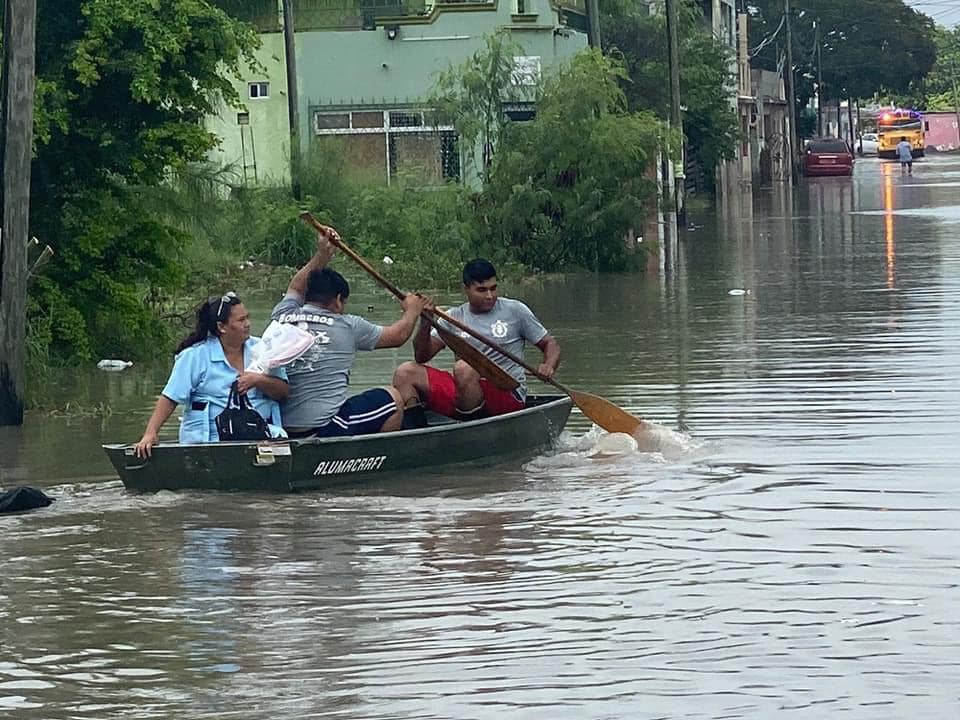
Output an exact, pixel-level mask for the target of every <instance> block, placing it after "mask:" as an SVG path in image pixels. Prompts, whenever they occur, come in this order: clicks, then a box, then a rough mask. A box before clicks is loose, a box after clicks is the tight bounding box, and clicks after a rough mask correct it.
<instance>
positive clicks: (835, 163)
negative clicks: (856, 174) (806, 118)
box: [803, 138, 853, 177]
mask: <svg viewBox="0 0 960 720" xmlns="http://www.w3.org/2000/svg"><path fill="white" fill-rule="evenodd" d="M803 170H804V174H806V175H807V176H808V177H816V176H819V175H853V150H852V149H851V148H850V146H849V145H847V141H846V140H841V139H839V138H813V139H812V140H811V141H810V142H809V143H807V150H806V152H805V153H804V154H803Z"/></svg>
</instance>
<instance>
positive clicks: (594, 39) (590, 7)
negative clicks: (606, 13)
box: [587, 0, 603, 50]
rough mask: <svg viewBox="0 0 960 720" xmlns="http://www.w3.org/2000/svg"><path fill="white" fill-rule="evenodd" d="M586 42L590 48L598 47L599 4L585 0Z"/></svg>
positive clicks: (594, 0)
mask: <svg viewBox="0 0 960 720" xmlns="http://www.w3.org/2000/svg"><path fill="white" fill-rule="evenodd" d="M587 21H588V24H587V42H588V43H589V45H590V47H592V48H596V49H597V50H602V49H603V48H601V47H600V3H599V0H587Z"/></svg>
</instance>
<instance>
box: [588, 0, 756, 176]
mask: <svg viewBox="0 0 960 720" xmlns="http://www.w3.org/2000/svg"><path fill="white" fill-rule="evenodd" d="M600 10H601V32H602V35H603V46H604V48H607V52H608V53H610V54H611V55H613V56H615V57H619V58H622V61H623V63H624V64H625V66H626V69H627V76H626V77H625V78H624V81H623V84H622V87H623V90H624V93H625V94H626V97H627V99H628V102H629V108H630V109H631V110H649V111H652V112H654V113H656V114H657V115H658V116H659V117H662V118H666V117H668V116H669V114H670V87H669V83H668V82H667V80H666V79H667V77H668V76H669V75H668V65H667V28H666V17H665V16H664V15H663V14H662V13H656V14H651V13H650V12H649V11H648V10H647V9H646V6H643V5H640V4H638V3H633V2H625V1H624V0H601V3H600ZM679 17H680V28H679V34H680V45H681V48H680V92H681V98H682V103H683V106H684V108H685V110H684V113H683V124H684V127H683V131H684V135H685V136H686V144H687V151H688V155H689V157H690V158H691V159H693V160H694V161H695V162H697V163H698V164H699V166H700V167H701V168H702V170H703V173H704V177H705V179H706V184H707V188H708V190H710V191H711V192H713V191H714V190H715V187H714V181H715V177H716V170H717V167H718V166H719V164H720V163H721V162H722V161H724V160H729V159H732V158H734V157H735V156H736V149H737V142H738V140H739V137H740V129H739V125H738V121H737V113H736V110H735V109H734V106H733V104H732V99H733V93H734V81H735V76H734V70H733V57H732V53H731V50H730V48H728V47H727V46H726V45H724V44H723V43H722V42H720V41H719V40H717V39H716V38H714V37H713V35H712V34H711V33H710V32H708V31H707V30H706V29H705V25H704V22H703V13H702V11H701V10H700V8H699V7H698V6H697V5H695V4H694V3H692V2H684V3H682V4H681V6H680V13H679Z"/></svg>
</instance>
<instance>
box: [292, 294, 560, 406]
mask: <svg viewBox="0 0 960 720" xmlns="http://www.w3.org/2000/svg"><path fill="white" fill-rule="evenodd" d="M447 315H449V316H450V317H452V318H453V319H454V320H459V321H460V322H462V323H463V324H464V325H466V326H467V327H469V328H470V329H471V330H476V331H477V332H478V333H480V334H481V335H483V336H484V337H487V338H490V339H491V340H492V341H493V342H495V343H496V344H497V345H499V346H500V347H502V348H503V349H504V350H506V351H507V352H509V353H512V354H513V355H516V356H517V357H521V358H522V357H523V346H524V342H525V341H526V342H529V343H531V344H533V345H536V344H537V343H538V342H540V341H541V340H543V339H544V338H545V337H546V336H547V329H546V328H545V327H544V326H543V325H541V324H540V321H539V320H537V316H536V315H534V314H533V311H531V310H530V308H528V307H527V306H526V305H524V304H523V303H522V302H520V301H519V300H510V299H509V298H497V303H496V304H495V305H494V306H493V309H492V310H491V311H490V312H486V313H475V312H473V311H472V310H470V303H464V304H463V305H460V306H459V307H455V308H451V309H450V310H449V311H448V312H447ZM440 324H441V326H442V327H443V328H444V329H445V330H450V331H451V332H454V333H456V334H457V335H460V336H461V337H463V338H464V339H465V340H467V341H468V342H469V343H470V344H471V345H473V346H474V347H476V348H477V349H478V350H481V351H482V352H483V354H484V355H486V356H487V357H489V358H490V359H491V360H493V361H494V362H495V363H497V365H499V366H500V367H502V368H503V369H504V370H506V371H507V372H508V373H509V374H510V375H511V376H513V377H514V378H516V380H517V381H518V382H519V383H520V387H519V388H518V391H519V394H520V396H521V397H526V394H527V388H526V380H527V376H526V373H524V371H523V368H522V367H520V366H519V365H517V364H516V363H515V362H513V361H512V360H510V359H508V358H505V357H504V356H503V355H501V354H500V353H498V352H497V351H496V350H493V349H492V348H489V347H487V346H486V345H484V344H483V343H482V342H480V341H479V340H477V339H476V338H473V337H470V336H469V335H468V334H467V333H465V332H463V331H462V330H460V329H458V328H455V327H453V326H452V325H449V323H444V322H443V321H442V320H441V321H440ZM431 334H432V335H433V336H434V337H438V335H437V331H436V330H434V331H432V333H431ZM287 372H288V373H289V370H288V371H287Z"/></svg>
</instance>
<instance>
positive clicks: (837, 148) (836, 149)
mask: <svg viewBox="0 0 960 720" xmlns="http://www.w3.org/2000/svg"><path fill="white" fill-rule="evenodd" d="M809 149H810V152H814V153H845V152H847V144H846V143H845V142H844V141H843V140H814V141H812V142H811V143H810V148H809Z"/></svg>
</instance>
